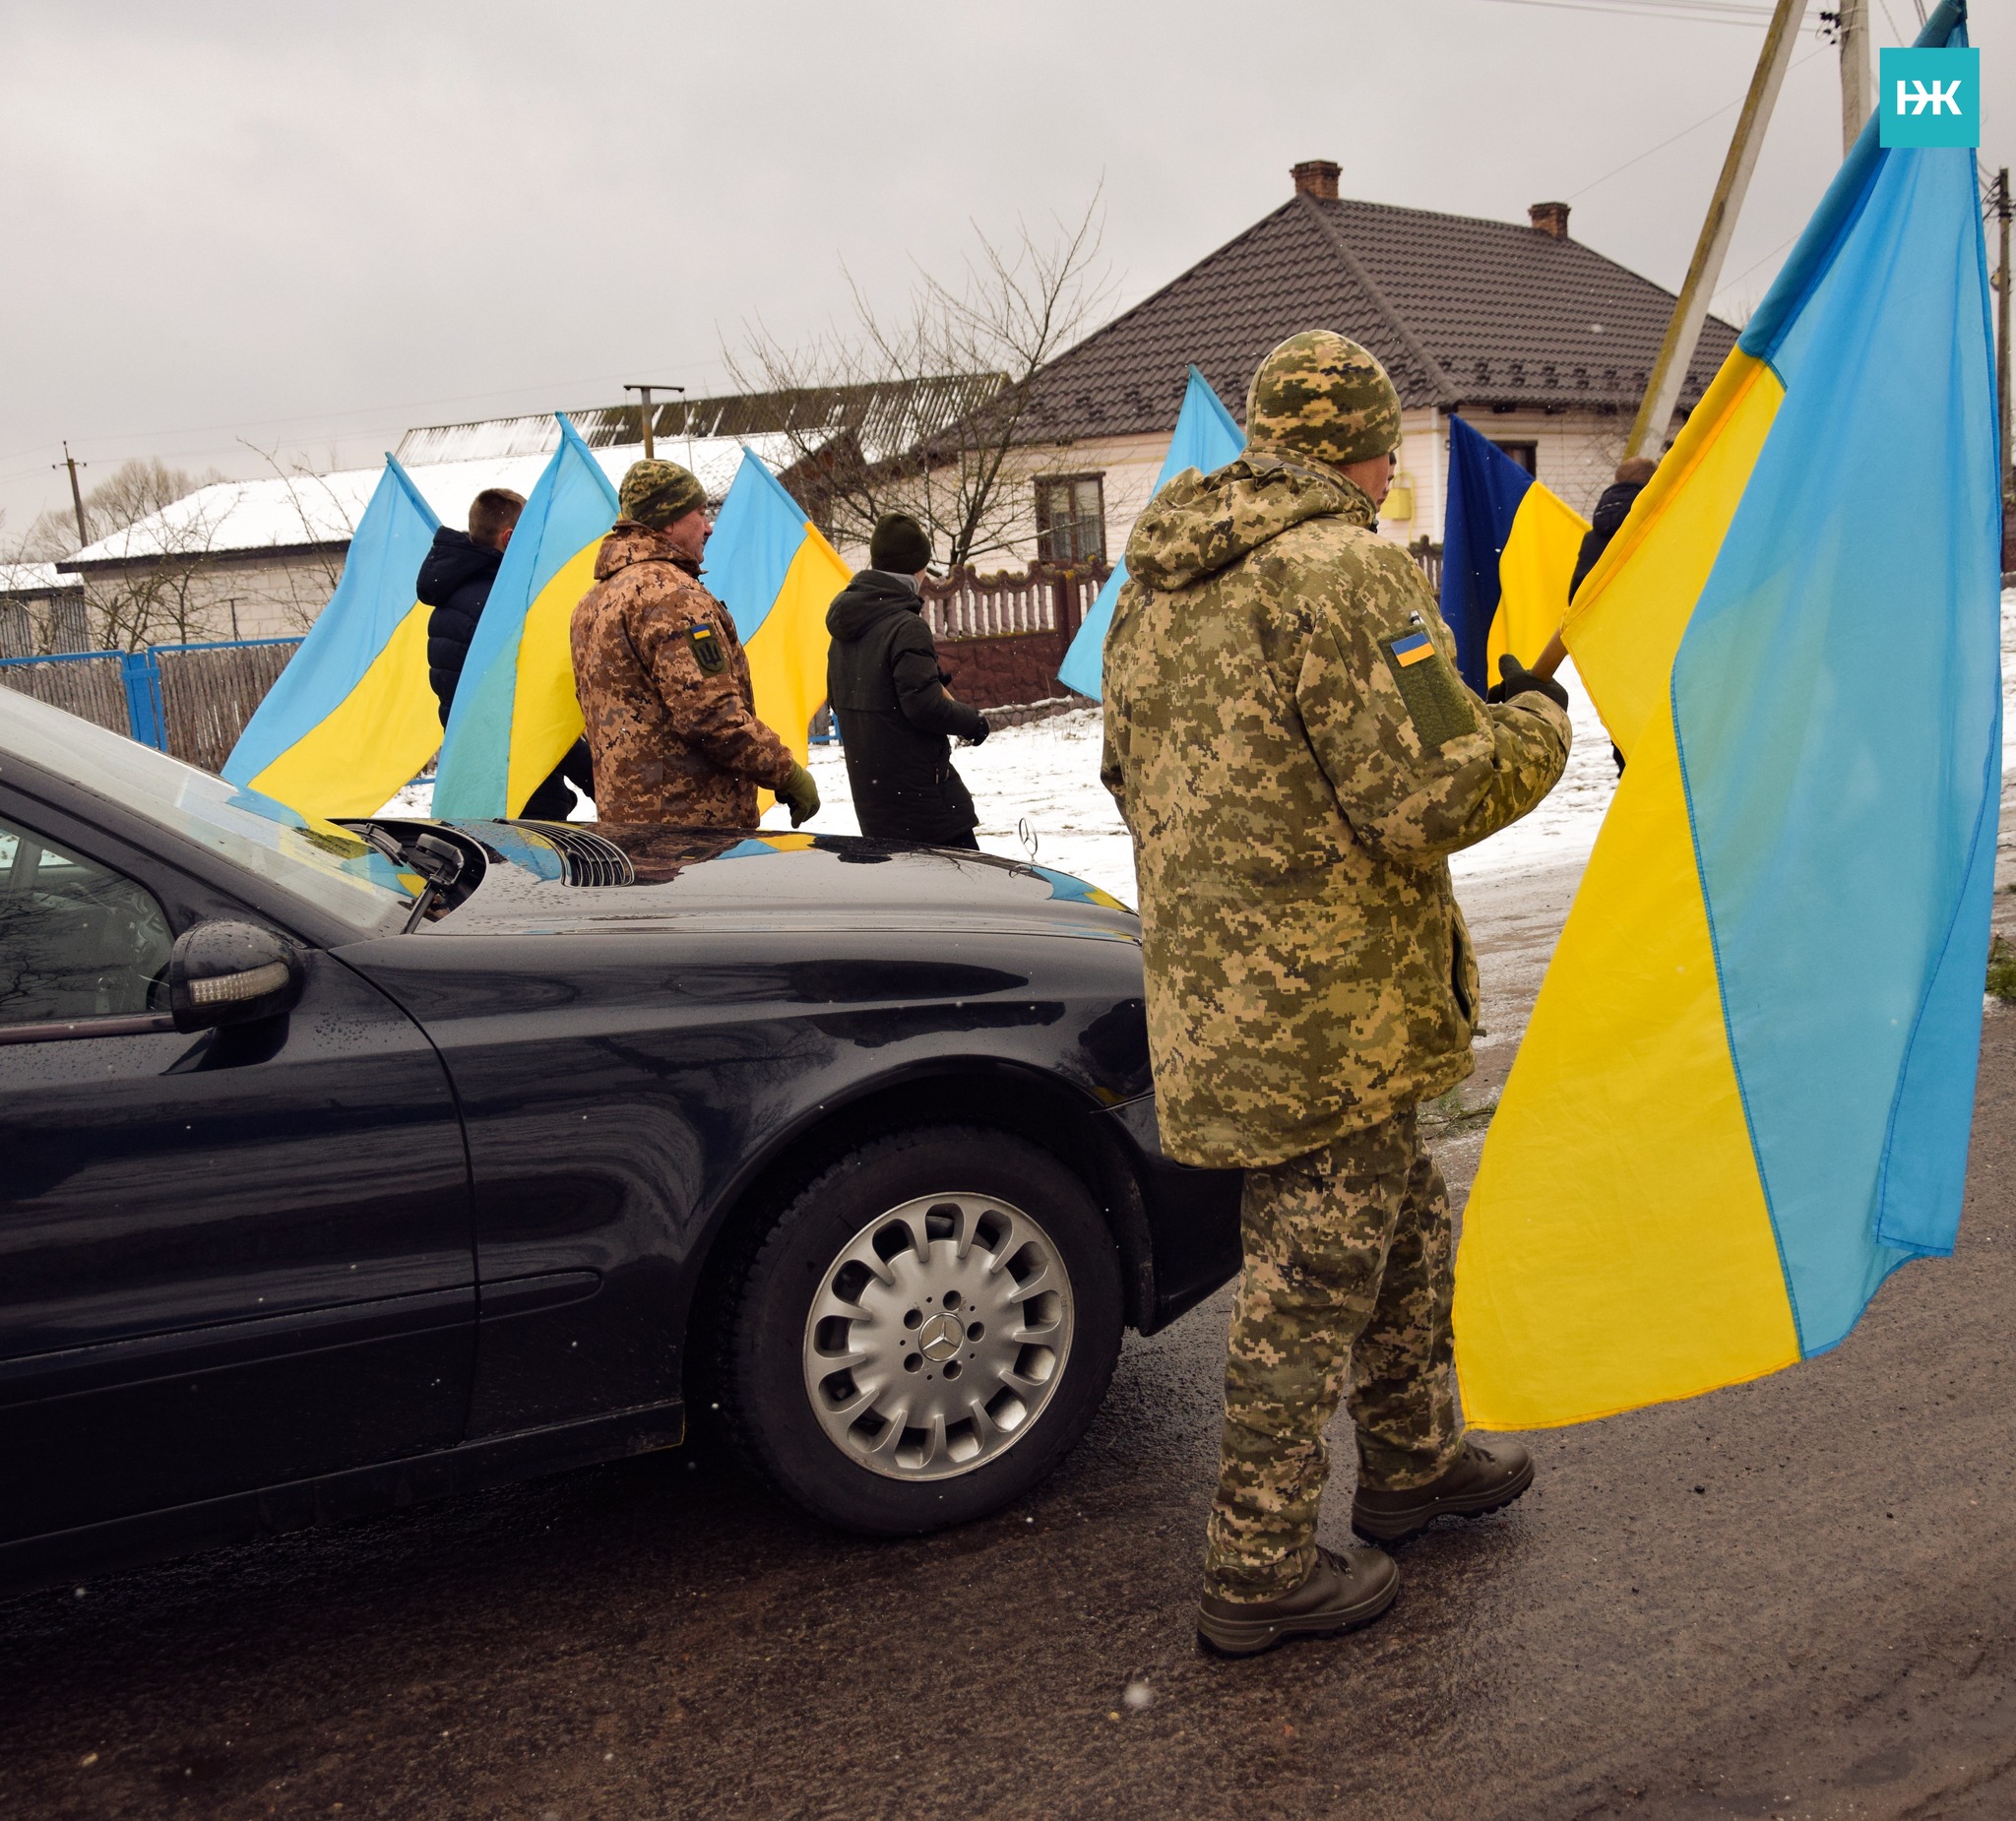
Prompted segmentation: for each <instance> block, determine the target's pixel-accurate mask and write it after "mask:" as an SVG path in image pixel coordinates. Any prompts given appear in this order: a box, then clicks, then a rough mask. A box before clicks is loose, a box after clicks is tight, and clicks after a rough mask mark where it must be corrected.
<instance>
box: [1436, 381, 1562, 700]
mask: <svg viewBox="0 0 2016 1821" xmlns="http://www.w3.org/2000/svg"><path fill="white" fill-rule="evenodd" d="M1588 530H1589V521H1588V520H1586V519H1585V518H1583V517H1582V516H1581V515H1580V514H1579V513H1577V512H1574V511H1572V510H1571V509H1570V508H1569V507H1568V506H1567V505H1565V504H1564V503H1563V502H1562V501H1561V500H1560V499H1559V498H1558V497H1556V496H1555V495H1554V494H1552V493H1550V492H1548V490H1547V489H1546V488H1545V487H1544V486H1542V485H1541V484H1540V482H1539V481H1537V480H1536V479H1534V477H1533V476H1532V475H1531V474H1529V473H1528V472H1527V471H1526V470H1525V469H1523V468H1521V467H1520V466H1519V464H1518V463H1517V462H1515V461H1513V460H1512V458H1511V457H1510V456H1508V455H1507V454H1506V453H1505V452H1504V451H1503V450H1502V449H1500V448H1499V447H1498V446H1497V445H1496V444H1495V443H1493V442H1490V441H1488V440H1487V439H1485V438H1484V437H1481V436H1480V435H1479V434H1478V433H1477V432H1476V431H1475V430H1473V429H1472V428H1471V427H1470V425H1469V424H1467V423H1465V422H1464V421H1463V419H1462V418H1461V417H1451V418H1450V419H1449V499H1448V506H1447V509H1446V511H1445V512H1444V514H1443V521H1442V617H1443V619H1444V620H1446V621H1447V622H1448V624H1449V630H1450V631H1451V632H1453V633H1455V635H1456V656H1457V667H1458V668H1459V669H1460V670H1461V671H1462V672H1463V680H1464V681H1465V682H1466V683H1468V684H1469V685H1470V686H1471V688H1473V689H1475V690H1476V691H1477V692H1478V694H1479V695H1482V694H1483V693H1484V691H1485V690H1486V689H1488V688H1489V687H1490V685H1491V684H1493V683H1494V682H1496V681H1497V680H1498V659H1500V658H1501V657H1503V656H1504V655H1505V654H1506V653H1507V652H1510V653H1511V654H1512V655H1513V656H1514V657H1515V658H1522V659H1525V660H1526V662H1528V663H1532V662H1533V661H1534V659H1537V658H1538V657H1539V656H1540V655H1541V653H1542V651H1543V650H1544V648H1545V646H1546V644H1547V641H1548V640H1550V639H1551V638H1552V637H1553V636H1554V634H1555V633H1556V632H1558V631H1559V630H1560V626H1561V616H1562V615H1563V614H1564V613H1565V612H1567V610H1568V583H1569V581H1570V579H1571V578H1572V577H1573V576H1574V574H1575V558H1576V555H1577V553H1578V552H1579V551H1580V550H1581V548H1582V538H1583V535H1584V534H1586V533H1587V532H1588Z"/></svg>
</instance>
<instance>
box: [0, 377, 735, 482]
mask: <svg viewBox="0 0 2016 1821" xmlns="http://www.w3.org/2000/svg"><path fill="white" fill-rule="evenodd" d="M707 364H708V363H707V362H706V361H704V360H689V361H687V362H685V363H684V365H683V367H680V366H678V365H674V367H673V371H674V372H679V371H684V372H688V373H690V372H693V371H695V370H696V369H698V368H701V367H704V366H706V365H707ZM619 370H623V371H627V370H628V369H619ZM613 383H616V382H615V378H614V375H613V374H608V373H595V374H591V375H589V376H588V377H587V378H585V379H561V380H548V381H539V382H535V381H527V382H526V383H525V384H523V385H517V386H492V387H491V388H490V389H489V390H488V391H487V392H462V393H455V394H453V395H451V396H449V397H446V398H434V399H406V400H396V401H394V402H393V403H391V404H386V405H358V406H353V407H351V408H348V409H347V410H334V411H309V412H303V413H302V414H301V415H299V416H296V417H254V418H250V419H246V418H237V419H234V420H233V421H231V422H228V423H196V424H182V425H179V426H175V427H169V428H162V429H154V430H125V431H107V432H106V433H104V434H103V435H100V436H96V437H95V438H94V439H93V440H94V441H95V442H97V443H99V444H104V443H144V442H151V441H155V440H158V439H159V438H161V437H168V436H209V435H215V434H219V433H231V434H237V433H239V432H242V431H246V430H277V429H286V428H288V427H290V426H291V425H294V424H302V423H306V424H318V425H319V424H325V423H334V422H335V421H337V420H338V419H339V418H347V417H371V416H378V415H382V414H384V413H386V412H391V411H415V410H427V409H431V408H433V407H434V406H437V405H467V404H469V403H470V402H471V401H472V400H475V399H504V398H511V397H513V396H514V395H517V394H520V393H527V392H545V393H552V392H559V391H562V390H564V389H566V388H568V387H573V386H599V385H606V384H613ZM47 451H48V444H46V443H37V444H33V445H32V446H31V447H29V448H27V449H14V450H10V451H9V452H8V453H7V454H6V455H0V462H14V461H19V460H21V459H22V458H24V457H27V456H40V455H44V454H46V453H47ZM20 472H27V471H26V470H23V471H20Z"/></svg>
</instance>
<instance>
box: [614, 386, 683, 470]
mask: <svg viewBox="0 0 2016 1821" xmlns="http://www.w3.org/2000/svg"><path fill="white" fill-rule="evenodd" d="M623 390H624V391H625V392H634V393H636V394H637V395H638V398H639V400H640V401H641V406H640V408H641V409H642V411H643V414H644V459H645V460H646V461H647V462H655V461H657V460H658V450H657V448H656V446H655V445H654V444H653V442H652V439H651V415H652V412H651V395H652V394H653V393H654V392H676V393H677V394H678V395H679V396H680V398H682V399H683V398H684V397H685V396H686V388H685V387H684V386H661V385H658V384H656V383H654V384H652V385H649V386H625V387H624V388H623Z"/></svg>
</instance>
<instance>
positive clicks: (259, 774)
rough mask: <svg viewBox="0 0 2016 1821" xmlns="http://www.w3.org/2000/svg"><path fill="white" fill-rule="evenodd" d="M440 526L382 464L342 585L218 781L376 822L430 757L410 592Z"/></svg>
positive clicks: (416, 615) (421, 633)
mask: <svg viewBox="0 0 2016 1821" xmlns="http://www.w3.org/2000/svg"><path fill="white" fill-rule="evenodd" d="M439 524H440V521H439V520H437V519H436V518H435V517H434V514H433V511H432V509H431V508H430V507H429V506H428V505H427V502H426V501H425V500H423V499H422V498H421V497H420V495H419V490H418V488H416V487H415V486H414V485H413V483H412V480H411V479H410V477H409V475H408V474H407V471H406V470H405V469H403V468H401V467H400V465H399V464H398V463H397V462H395V461H394V460H393V459H392V457H390V456H387V457H386V458H385V472H384V474H383V476H382V477H381V478H380V480H379V482H378V486H377V489H376V490H375V491H374V492H373V493H372V495H371V503H370V504H369V505H368V506H366V507H365V508H364V516H363V518H362V519H361V520H360V521H358V524H357V529H356V532H355V534H353V535H352V536H351V538H350V547H349V553H348V555H347V556H346V557H345V559H344V565H343V579H342V580H341V581H340V582H338V584H337V587H336V593H335V594H334V595H332V596H331V597H330V598H329V604H328V605H327V606H326V607H324V608H323V609H322V612H321V615H320V616H319V617H318V618H317V619H316V621H315V624H314V625H313V627H311V628H310V629H309V633H308V636H307V637H306V638H305V639H303V640H302V641H301V645H300V649H299V650H298V651H296V652H295V653H294V655H293V657H292V658H290V659H288V660H287V667H286V668H285V669H284V670H283V671H282V672H281V673H280V678H279V680H278V681H277V682H276V683H275V684H274V686H273V687H272V688H271V689H270V690H268V691H267V694H266V699H265V700H264V701H263V702H261V703H260V705H259V707H258V709H257V711H256V712H255V713H254V714H253V716H252V719H251V720H250V721H249V722H246V723H245V731H244V732H243V733H241V734H240V735H239V736H238V743H237V744H236V745H235V746H233V747H232V748H231V756H230V757H229V758H228V759H226V760H225V761H224V768H223V776H224V777H225V779H227V780H228V781H229V782H230V783H232V784H234V785H242V786H244V787H245V788H246V789H248V790H256V791H258V792H259V793H260V794H261V795H262V796H270V797H273V798H275V799H276V800H277V801H280V802H283V803H284V804H286V805H287V807H288V808H290V809H292V810H294V811H295V812H296V813H297V814H299V815H301V816H304V817H308V818H310V819H312V820H316V821H326V820H328V819H329V818H330V817H332V816H368V815H373V814H375V813H376V812H377V811H378V810H380V809H382V808H384V806H385V803H386V799H387V798H388V797H390V796H391V795H392V794H393V793H394V792H395V791H396V790H398V789H399V787H400V786H401V785H404V784H406V783H407V782H408V781H409V780H410V779H411V778H412V777H413V775H414V774H415V773H416V772H418V771H419V769H420V767H421V766H423V765H425V764H426V762H427V761H428V759H429V758H431V757H432V756H433V752H434V749H435V747H437V746H438V745H440V743H441V719H440V713H439V711H438V710H437V709H436V708H435V706H434V692H433V690H432V689H431V688H430V687H429V686H428V683H427V609H426V608H425V607H423V606H421V605H420V604H419V602H417V601H416V600H415V599H414V598H413V582H414V579H415V578H416V577H417V576H418V575H419V573H420V562H421V559H422V558H424V557H425V556H426V554H427V546H428V545H429V544H430V543H431V542H432V541H433V538H434V533H435V531H436V530H437V529H438V528H439Z"/></svg>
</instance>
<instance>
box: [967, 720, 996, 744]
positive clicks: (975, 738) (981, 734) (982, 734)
mask: <svg viewBox="0 0 2016 1821" xmlns="http://www.w3.org/2000/svg"><path fill="white" fill-rule="evenodd" d="M976 719H977V721H978V722H979V723H980V730H979V731H978V732H977V733H969V734H968V735H967V736H966V743H967V744H968V745H969V746H977V745H979V744H980V743H981V741H983V740H984V739H985V738H986V737H987V735H988V734H989V733H991V732H993V730H994V729H993V728H992V727H990V726H988V725H987V718H986V716H984V715H980V716H977V717H976Z"/></svg>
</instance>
